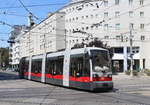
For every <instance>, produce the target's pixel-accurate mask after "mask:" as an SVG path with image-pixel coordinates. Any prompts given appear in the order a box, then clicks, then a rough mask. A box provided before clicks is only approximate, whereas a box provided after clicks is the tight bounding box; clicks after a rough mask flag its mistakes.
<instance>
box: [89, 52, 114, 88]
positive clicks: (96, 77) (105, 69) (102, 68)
mask: <svg viewBox="0 0 150 105" xmlns="http://www.w3.org/2000/svg"><path fill="white" fill-rule="evenodd" d="M90 62H91V79H92V85H91V89H92V90H100V89H109V90H112V89H113V82H112V70H111V60H110V56H109V52H108V51H107V50H102V49H99V50H98V49H91V50H90Z"/></svg>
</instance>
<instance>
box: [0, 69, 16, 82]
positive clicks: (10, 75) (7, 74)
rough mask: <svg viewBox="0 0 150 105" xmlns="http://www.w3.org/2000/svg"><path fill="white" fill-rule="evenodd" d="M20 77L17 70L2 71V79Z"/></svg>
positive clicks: (0, 72)
mask: <svg viewBox="0 0 150 105" xmlns="http://www.w3.org/2000/svg"><path fill="white" fill-rule="evenodd" d="M16 79H19V76H18V73H17V72H6V71H0V80H16Z"/></svg>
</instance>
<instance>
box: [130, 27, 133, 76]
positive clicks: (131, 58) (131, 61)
mask: <svg viewBox="0 0 150 105" xmlns="http://www.w3.org/2000/svg"><path fill="white" fill-rule="evenodd" d="M132 31H133V27H132V25H130V39H129V40H130V63H131V65H130V70H131V74H130V75H131V76H133V35H132Z"/></svg>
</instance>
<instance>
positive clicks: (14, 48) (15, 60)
mask: <svg viewBox="0 0 150 105" xmlns="http://www.w3.org/2000/svg"><path fill="white" fill-rule="evenodd" d="M27 29H28V27H27V26H25V25H22V26H20V25H15V26H14V27H13V31H11V36H10V38H9V40H10V41H11V42H13V43H10V47H9V60H10V62H9V64H10V65H11V67H12V69H13V70H17V69H18V67H19V61H20V42H19V39H20V38H21V37H22V34H23V33H24V31H25V30H27Z"/></svg>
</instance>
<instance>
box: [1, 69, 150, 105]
mask: <svg viewBox="0 0 150 105" xmlns="http://www.w3.org/2000/svg"><path fill="white" fill-rule="evenodd" d="M114 83H115V88H114V90H113V91H112V92H99V93H92V92H87V91H81V90H75V89H68V88H63V87H58V86H53V85H49V84H42V83H39V82H34V81H28V80H23V79H18V76H17V74H16V73H14V72H13V73H12V72H0V105H150V77H138V78H136V77H134V78H129V77H122V76H114Z"/></svg>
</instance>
